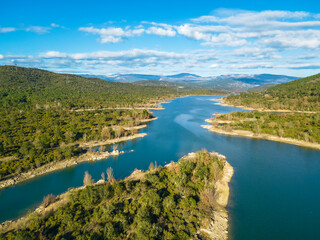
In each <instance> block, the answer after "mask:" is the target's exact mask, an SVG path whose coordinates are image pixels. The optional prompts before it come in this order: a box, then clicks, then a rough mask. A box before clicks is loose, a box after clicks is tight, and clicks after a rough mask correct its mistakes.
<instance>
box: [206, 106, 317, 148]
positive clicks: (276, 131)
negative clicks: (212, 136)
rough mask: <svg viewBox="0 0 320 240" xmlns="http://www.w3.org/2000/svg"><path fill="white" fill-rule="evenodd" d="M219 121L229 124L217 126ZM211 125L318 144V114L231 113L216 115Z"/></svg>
mask: <svg viewBox="0 0 320 240" xmlns="http://www.w3.org/2000/svg"><path fill="white" fill-rule="evenodd" d="M219 120H223V121H231V123H223V124H221V123H220V124H219ZM212 124H213V125H214V126H215V127H218V128H222V129H224V130H227V131H231V130H248V131H252V132H254V133H255V134H263V133H265V134H271V135H275V136H279V137H285V138H293V139H297V140H302V141H306V142H310V143H319V144H320V113H317V114H303V113H270V112H257V111H254V112H233V113H229V114H223V115H218V116H217V117H216V118H215V119H213V122H212Z"/></svg>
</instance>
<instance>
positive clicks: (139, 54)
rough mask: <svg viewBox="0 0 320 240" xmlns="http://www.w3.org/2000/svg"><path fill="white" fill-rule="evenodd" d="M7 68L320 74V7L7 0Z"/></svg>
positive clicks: (1, 58)
mask: <svg viewBox="0 0 320 240" xmlns="http://www.w3.org/2000/svg"><path fill="white" fill-rule="evenodd" d="M0 65H17V66H24V67H36V68H41V69H47V70H50V71H55V72H67V73H78V74H95V75H112V74H120V73H121V74H129V73H140V74H160V75H171V74H177V73H182V72H183V73H192V74H198V75H201V76H217V75H222V74H261V73H270V74H283V75H291V76H297V77H305V76H309V75H313V74H317V73H319V72H320V2H318V1H316V0H304V1H302V0H299V1H294V0H290V1H288V0H282V1H279V0H277V1H275V0H268V1H267V0H260V1H257V0H255V1H250V0H247V1H237V0H228V1H226V0H224V1H222V0H211V1H204V0H197V1H188V0H185V1H179V0H178V1H174V0H171V1H168V0H162V1H159V0H154V1H151V0H148V1H147V0H140V1H139V0H135V1H132V0H131V1H129V0H128V1H121V0H104V1H97V0H90V1H88V0H86V1H82V0H77V1H75V0H69V1H68V0H64V1H61V0H57V1H50V0H48V1H43V0H42V1H37V0H29V1H25V0H24V1H21V0H11V1H5V0H0Z"/></svg>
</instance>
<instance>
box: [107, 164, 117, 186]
mask: <svg viewBox="0 0 320 240" xmlns="http://www.w3.org/2000/svg"><path fill="white" fill-rule="evenodd" d="M107 176H108V182H110V183H113V182H115V181H116V179H115V178H114V176H113V169H112V167H109V168H108V169H107Z"/></svg>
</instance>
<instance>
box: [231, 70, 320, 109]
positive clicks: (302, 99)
mask: <svg viewBox="0 0 320 240" xmlns="http://www.w3.org/2000/svg"><path fill="white" fill-rule="evenodd" d="M225 102H226V103H229V104H232V105H241V106H247V107H253V108H267V109H275V110H277V109H288V110H299V111H320V74H317V75H313V76H310V77H306V78H301V79H298V80H294V81H292V82H288V83H283V84H279V85H276V86H274V87H272V88H269V89H267V90H266V91H264V92H261V93H241V94H239V95H231V96H229V97H227V98H225Z"/></svg>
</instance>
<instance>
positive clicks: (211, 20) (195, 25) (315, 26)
mask: <svg viewBox="0 0 320 240" xmlns="http://www.w3.org/2000/svg"><path fill="white" fill-rule="evenodd" d="M150 25H152V26H151V27H150ZM136 28H138V29H131V28H130V27H129V26H128V27H126V28H125V29H123V28H116V27H109V28H94V27H81V28H79V30H80V31H85V32H88V33H92V34H98V35H99V36H100V42H101V43H116V42H120V41H123V40H124V38H129V37H134V36H141V35H143V34H154V35H159V36H168V37H175V36H177V35H181V36H184V37H186V38H188V39H192V40H196V41H200V42H201V44H202V45H205V46H211V47H217V46H225V47H237V46H244V45H246V46H248V45H252V46H253V45H259V46H261V47H271V48H308V49H316V48H319V46H320V37H319V36H320V21H319V17H318V15H317V14H311V13H308V12H303V11H294V12H291V11H270V10H269V11H260V12H256V11H244V10H228V9H219V10H216V11H214V12H213V13H212V15H207V16H200V17H198V18H194V19H190V20H188V21H186V22H185V23H182V24H180V25H170V24H165V23H155V22H142V23H141V25H139V26H137V27H136Z"/></svg>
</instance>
